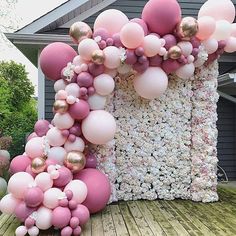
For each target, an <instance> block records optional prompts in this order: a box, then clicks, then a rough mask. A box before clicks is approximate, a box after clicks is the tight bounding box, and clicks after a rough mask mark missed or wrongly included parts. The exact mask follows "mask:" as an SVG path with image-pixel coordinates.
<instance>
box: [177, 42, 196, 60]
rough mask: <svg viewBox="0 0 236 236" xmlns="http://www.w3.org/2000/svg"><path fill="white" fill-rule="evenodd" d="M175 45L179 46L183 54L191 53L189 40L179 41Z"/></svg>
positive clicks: (191, 46) (191, 47)
mask: <svg viewBox="0 0 236 236" xmlns="http://www.w3.org/2000/svg"><path fill="white" fill-rule="evenodd" d="M177 45H178V46H179V47H180V48H181V50H182V53H183V55H184V56H186V57H187V56H189V55H191V53H192V51H193V45H192V44H191V43H190V42H179V43H178V44H177Z"/></svg>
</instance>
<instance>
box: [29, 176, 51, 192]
mask: <svg viewBox="0 0 236 236" xmlns="http://www.w3.org/2000/svg"><path fill="white" fill-rule="evenodd" d="M34 181H35V183H36V185H37V186H38V187H39V188H40V189H42V191H43V192H45V191H46V190H48V189H50V188H51V187H52V186H53V181H52V179H51V176H50V174H49V173H47V172H42V173H40V174H38V175H37V176H36V177H35V180H34Z"/></svg>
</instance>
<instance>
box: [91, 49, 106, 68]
mask: <svg viewBox="0 0 236 236" xmlns="http://www.w3.org/2000/svg"><path fill="white" fill-rule="evenodd" d="M92 61H93V63H95V64H98V65H102V64H103V63H104V61H105V55H104V52H103V51H102V50H95V51H94V52H93V54H92Z"/></svg>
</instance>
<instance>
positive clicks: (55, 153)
mask: <svg viewBox="0 0 236 236" xmlns="http://www.w3.org/2000/svg"><path fill="white" fill-rule="evenodd" d="M65 156H66V150H65V149H64V148H63V147H52V148H50V150H49V152H48V160H53V161H56V162H57V163H58V164H59V165H63V161H64V158H65Z"/></svg>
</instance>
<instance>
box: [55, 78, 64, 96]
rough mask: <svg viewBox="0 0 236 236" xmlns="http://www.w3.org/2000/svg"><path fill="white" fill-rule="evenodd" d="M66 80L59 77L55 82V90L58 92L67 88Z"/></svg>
mask: <svg viewBox="0 0 236 236" xmlns="http://www.w3.org/2000/svg"><path fill="white" fill-rule="evenodd" d="M65 88H66V82H65V81H64V80H63V79H59V80H57V81H56V82H55V84H54V90H55V92H56V93H57V92H58V91H60V90H65Z"/></svg>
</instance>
